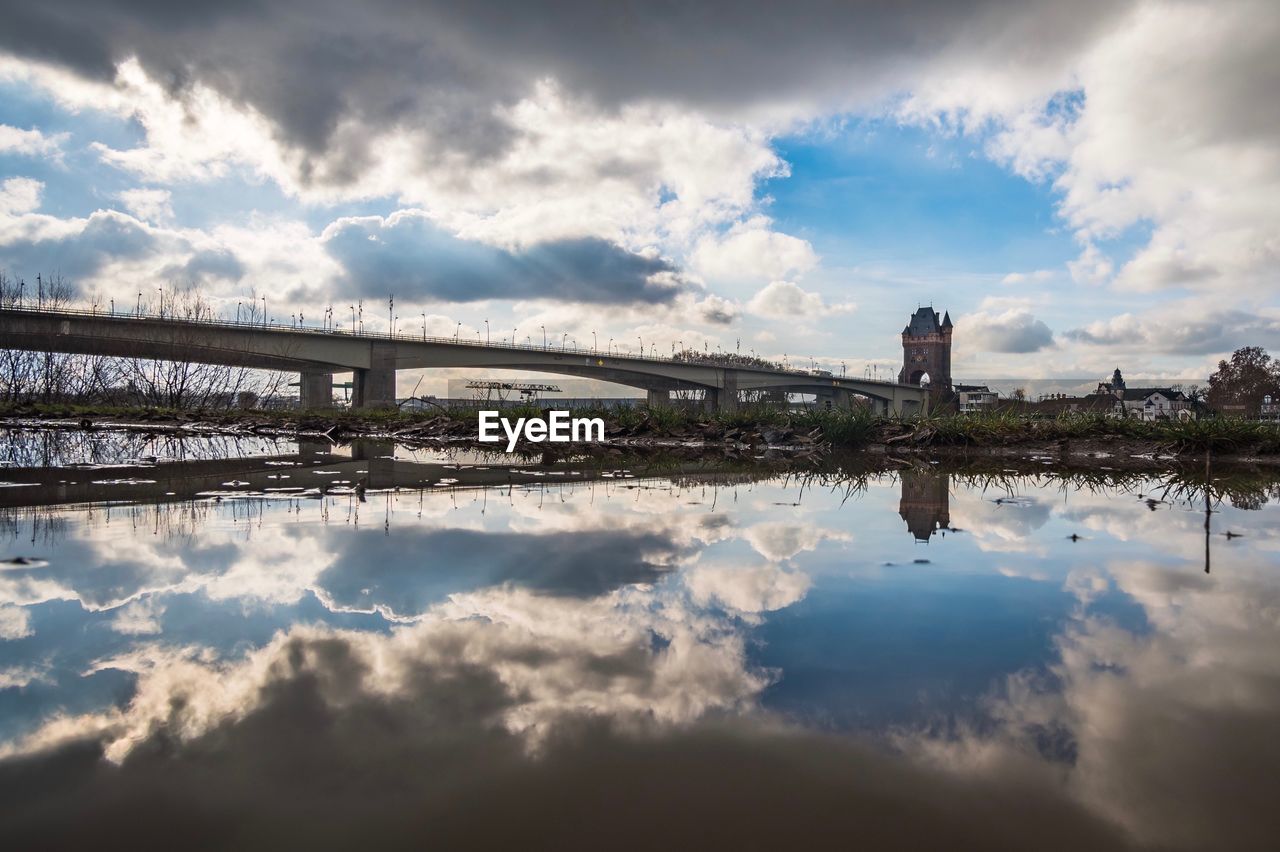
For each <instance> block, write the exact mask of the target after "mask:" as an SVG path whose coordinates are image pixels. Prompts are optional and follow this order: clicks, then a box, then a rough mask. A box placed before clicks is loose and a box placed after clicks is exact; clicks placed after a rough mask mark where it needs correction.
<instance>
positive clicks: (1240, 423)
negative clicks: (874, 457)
mask: <svg viewBox="0 0 1280 852" xmlns="http://www.w3.org/2000/svg"><path fill="white" fill-rule="evenodd" d="M551 407H554V402H553V401H549V400H548V401H545V402H543V403H541V404H539V405H522V406H513V407H510V408H504V409H502V414H503V416H504V417H507V418H510V419H515V418H518V417H541V416H543V414H544V413H545V411H546V410H547V409H548V408H551ZM478 410H479V407H475V408H456V409H434V410H430V411H415V412H401V411H397V410H394V409H392V410H382V411H379V410H360V411H351V410H347V409H334V410H326V411H307V412H301V411H225V410H223V411H208V412H192V411H182V412H179V411H173V410H166V409H155V408H145V409H144V408H122V407H103V406H83V405H61V404H51V405H18V406H9V407H7V408H0V416H6V415H7V416H31V417H44V418H48V417H57V418H76V419H79V418H85V417H110V418H119V419H128V418H133V419H137V420H143V421H150V420H164V419H176V420H191V419H193V418H201V419H206V420H208V421H210V422H214V423H220V424H228V425H230V424H235V423H242V422H253V423H268V424H275V425H279V426H288V425H299V426H305V427H307V428H312V429H314V428H316V427H321V428H323V427H326V426H334V427H338V428H339V429H342V428H346V429H348V430H352V431H358V430H359V429H366V430H378V431H382V432H388V433H390V432H394V431H395V430H396V429H399V428H409V427H413V426H416V425H420V424H426V423H431V422H433V421H434V422H437V423H444V424H446V425H450V424H451V425H454V426H456V427H462V426H469V427H474V426H475V424H476V420H477V416H478V415H477V412H478ZM570 413H571V415H572V416H574V417H600V418H602V419H604V421H605V424H606V427H607V430H608V432H609V434H618V433H626V434H629V435H634V436H643V437H656V438H662V437H680V438H688V437H692V438H698V437H702V438H706V439H710V440H719V439H721V438H723V437H727V436H726V433H730V432H732V430H740V431H741V432H743V433H746V432H750V431H752V430H755V431H756V432H759V433H765V432H767V431H770V430H791V431H792V432H793V433H794V434H799V435H805V436H808V435H814V436H815V437H819V436H820V437H821V439H822V440H823V441H825V442H827V443H829V444H831V445H832V446H835V447H846V448H858V447H864V446H867V445H868V444H873V443H885V444H889V445H893V446H898V447H965V446H969V447H995V446H1008V445H1016V444H1035V443H1054V442H1058V443H1061V442H1064V441H1065V442H1069V441H1087V440H1116V439H1120V440H1128V441H1137V442H1143V443H1149V444H1151V445H1152V448H1153V449H1155V450H1158V451H1161V452H1168V453H1197V452H1204V451H1206V450H1208V451H1217V452H1252V453H1258V454H1276V453H1280V425H1277V424H1274V423H1261V422H1256V421H1248V420H1238V419H1231V418H1210V419H1204V420H1188V421H1180V420H1173V421H1157V422H1143V421H1140V420H1133V419H1121V418H1115V417H1108V416H1105V415H1100V414H1076V413H1066V414H1062V415H1060V416H1058V417H1052V418H1034V417H1028V416H1026V415H1021V414H1016V413H1013V412H1010V411H1000V412H993V413H988V414H966V415H925V416H919V417H910V418H897V417H880V416H876V415H873V414H871V413H870V412H869V411H868V410H866V409H861V408H857V409H835V410H821V409H805V410H798V411H785V410H780V409H777V408H769V407H758V406H744V407H743V408H741V409H739V410H738V411H734V412H726V413H714V414H712V413H705V412H702V411H698V410H693V409H684V408H678V407H653V408H649V407H646V406H636V407H630V406H618V407H600V406H597V407H583V408H576V409H572V410H571V411H570ZM815 430H816V432H815ZM728 437H734V438H737V439H740V440H743V439H745V438H744V437H743V436H742V435H732V436H728ZM786 438H787V436H785V435H784V436H782V437H781V438H779V440H781V441H782V442H785V441H786ZM770 442H771V443H772V442H773V441H770Z"/></svg>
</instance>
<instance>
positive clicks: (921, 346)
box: [898, 305, 954, 392]
mask: <svg viewBox="0 0 1280 852" xmlns="http://www.w3.org/2000/svg"><path fill="white" fill-rule="evenodd" d="M953 329H954V326H953V324H952V322H951V314H950V312H947V313H944V314H943V315H942V316H939V315H938V312H937V311H935V310H934V309H933V306H932V305H930V306H928V307H926V308H919V309H917V310H916V312H915V313H914V314H912V315H911V321H910V322H908V323H907V327H906V328H904V329H903V330H902V372H900V373H898V381H899V382H901V383H902V384H908V385H918V384H920V381H921V379H923V378H924V377H925V376H928V377H929V386H930V387H931V388H933V389H935V390H937V391H941V392H949V391H950V390H951V332H952V331H953Z"/></svg>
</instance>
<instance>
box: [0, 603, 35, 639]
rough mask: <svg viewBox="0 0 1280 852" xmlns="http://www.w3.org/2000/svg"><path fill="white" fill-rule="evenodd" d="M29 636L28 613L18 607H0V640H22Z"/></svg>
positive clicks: (29, 617)
mask: <svg viewBox="0 0 1280 852" xmlns="http://www.w3.org/2000/svg"><path fill="white" fill-rule="evenodd" d="M31 634H32V630H31V614H30V613H29V612H27V611H26V610H25V609H23V608H22V607H20V606H11V605H9V604H4V605H0V639H24V638H26V637H27V636H30V635H31Z"/></svg>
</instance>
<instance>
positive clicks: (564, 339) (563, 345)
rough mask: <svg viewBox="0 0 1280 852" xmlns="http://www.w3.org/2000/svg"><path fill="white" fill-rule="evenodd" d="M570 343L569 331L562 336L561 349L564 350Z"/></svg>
mask: <svg viewBox="0 0 1280 852" xmlns="http://www.w3.org/2000/svg"><path fill="white" fill-rule="evenodd" d="M568 343H569V332H567V331H566V332H565V333H564V337H562V338H560V351H561V352H563V351H564V350H565V347H566V346H567V345H568Z"/></svg>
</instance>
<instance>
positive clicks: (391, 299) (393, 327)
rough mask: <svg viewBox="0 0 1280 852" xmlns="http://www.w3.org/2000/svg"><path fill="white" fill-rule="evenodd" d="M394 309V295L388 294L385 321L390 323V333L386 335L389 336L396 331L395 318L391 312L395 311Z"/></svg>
mask: <svg viewBox="0 0 1280 852" xmlns="http://www.w3.org/2000/svg"><path fill="white" fill-rule="evenodd" d="M395 309H396V297H395V296H388V297H387V321H388V322H390V323H391V334H388V335H387V337H391V336H393V335H394V334H395V333H396V318H395V317H394V316H393V314H394V313H395Z"/></svg>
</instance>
